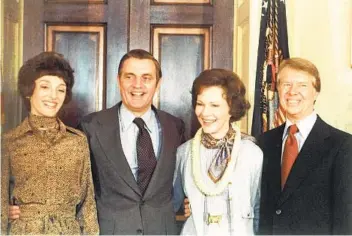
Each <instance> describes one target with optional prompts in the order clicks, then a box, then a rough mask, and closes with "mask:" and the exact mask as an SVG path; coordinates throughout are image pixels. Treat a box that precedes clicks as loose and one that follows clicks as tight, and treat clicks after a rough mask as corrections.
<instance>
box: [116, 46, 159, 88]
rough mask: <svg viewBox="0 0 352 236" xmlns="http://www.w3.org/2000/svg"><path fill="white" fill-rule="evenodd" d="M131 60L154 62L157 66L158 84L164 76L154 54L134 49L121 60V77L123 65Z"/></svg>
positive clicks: (119, 71)
mask: <svg viewBox="0 0 352 236" xmlns="http://www.w3.org/2000/svg"><path fill="white" fill-rule="evenodd" d="M129 58H137V59H147V60H152V61H153V63H154V65H155V71H156V80H157V82H158V81H159V79H160V78H161V77H162V76H163V75H162V73H161V66H160V64H159V62H158V61H157V60H156V59H155V58H154V57H153V55H152V54H150V53H149V52H147V51H145V50H143V49H133V50H131V51H129V52H128V53H126V54H125V55H123V57H122V58H121V60H120V64H119V69H118V74H119V76H121V73H122V67H123V63H124V62H125V61H126V60H127V59H129Z"/></svg>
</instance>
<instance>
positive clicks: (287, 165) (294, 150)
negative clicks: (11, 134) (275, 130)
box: [281, 125, 298, 189]
mask: <svg viewBox="0 0 352 236" xmlns="http://www.w3.org/2000/svg"><path fill="white" fill-rule="evenodd" d="M297 131H298V128H297V125H291V126H290V127H289V131H288V132H289V133H288V136H287V139H286V142H285V147H284V153H283V155H282V164H281V189H283V188H284V186H285V183H286V180H287V177H288V175H289V174H290V171H291V168H292V165H293V163H294V162H295V160H296V158H297V156H298V143H297V139H296V137H295V133H297Z"/></svg>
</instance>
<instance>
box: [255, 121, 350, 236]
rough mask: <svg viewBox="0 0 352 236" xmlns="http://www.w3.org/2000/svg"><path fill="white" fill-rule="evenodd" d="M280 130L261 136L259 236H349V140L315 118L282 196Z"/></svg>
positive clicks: (346, 135)
mask: <svg viewBox="0 0 352 236" xmlns="http://www.w3.org/2000/svg"><path fill="white" fill-rule="evenodd" d="M284 127H285V126H284V125H282V126H280V127H278V128H276V129H273V130H270V131H268V132H266V133H264V134H263V135H262V136H261V137H260V138H259V146H260V147H261V148H262V150H263V153H264V162H263V174H262V187H261V206H260V212H261V213H260V222H259V232H260V233H261V234H352V136H351V135H350V134H347V133H345V132H342V131H340V130H337V129H335V128H333V127H332V126H330V125H328V124H326V123H325V122H324V121H323V120H322V119H321V118H320V117H319V116H318V118H317V121H316V122H315V124H314V126H313V129H312V130H311V132H310V134H309V135H308V137H307V139H306V141H305V143H304V145H303V147H302V149H301V151H300V153H299V154H298V157H297V159H296V161H295V163H294V165H293V167H292V169H291V172H290V175H289V176H288V179H287V182H286V185H285V187H284V189H283V191H281V187H280V185H281V147H282V135H283V131H284Z"/></svg>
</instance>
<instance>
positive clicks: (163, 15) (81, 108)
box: [23, 0, 233, 138]
mask: <svg viewBox="0 0 352 236" xmlns="http://www.w3.org/2000/svg"><path fill="white" fill-rule="evenodd" d="M24 24H25V25H24V27H25V29H24V39H27V40H25V42H24V55H23V57H24V60H27V59H28V58H30V57H32V56H34V55H35V54H37V53H39V52H40V51H43V50H44V49H45V47H44V45H45V39H46V37H45V36H46V35H45V26H46V25H47V26H50V25H55V26H58V27H64V26H77V25H78V26H89V25H93V26H97V25H103V26H105V32H104V37H103V40H104V47H105V50H104V55H103V61H104V62H105V64H104V66H103V72H102V73H101V74H100V75H99V76H98V77H99V79H97V74H96V72H95V71H94V69H93V68H97V67H99V68H100V66H101V64H99V63H101V61H102V60H100V59H98V58H97V57H96V56H92V53H93V52H94V50H93V48H94V47H96V46H94V45H95V42H94V40H92V39H91V38H90V37H93V36H92V35H90V36H87V35H85V36H84V33H75V34H74V36H72V35H71V36H70V37H71V38H70V37H69V34H67V33H66V34H63V35H61V38H62V40H63V38H64V39H65V44H70V46H63V45H64V41H62V43H61V41H60V43H58V44H57V45H56V48H55V50H57V51H59V52H61V53H63V54H64V55H65V56H66V57H67V58H68V59H69V61H70V62H71V64H72V65H73V66H74V67H75V68H74V69H75V71H76V74H75V76H76V84H75V86H74V92H73V93H74V101H73V103H74V105H72V104H71V105H72V106H71V107H70V106H68V107H67V108H66V114H67V113H68V114H71V113H73V115H72V116H71V117H70V116H68V117H64V122H66V123H68V124H71V125H72V124H73V125H74V124H76V123H77V122H78V120H79V118H80V117H81V116H82V115H83V114H86V113H89V112H92V111H94V110H99V109H102V108H105V107H107V108H108V107H111V106H113V105H115V104H116V102H118V101H119V100H120V94H119V92H118V91H119V89H118V87H117V81H116V78H117V69H118V62H119V60H120V58H121V57H122V56H123V54H125V53H126V52H127V51H128V50H130V49H134V48H142V49H145V50H147V51H150V52H152V53H153V54H154V56H155V57H157V58H158V59H159V60H160V63H161V66H162V70H163V74H164V79H163V82H162V86H161V90H160V94H158V95H157V97H156V98H155V99H154V101H157V102H155V105H157V106H158V107H160V108H161V109H163V110H166V111H168V112H170V113H172V114H174V115H175V116H178V117H180V118H182V119H183V120H184V121H185V123H186V126H187V130H186V135H187V138H190V137H192V136H193V134H194V132H195V131H196V129H197V128H198V123H197V121H196V120H195V118H194V115H193V109H192V108H191V95H190V88H191V85H192V82H193V80H194V78H195V77H196V76H197V75H198V74H199V73H200V72H201V71H202V70H204V69H207V68H211V67H221V68H227V69H232V64H233V62H232V46H233V0H222V1H209V0H194V1H191V0H189V1H184V0H154V1H153V0H105V1H99V0H96V1H91V0H71V1H70V0H26V1H25V2H24ZM158 28H164V29H166V28H171V29H177V30H178V32H181V33H172V34H169V35H163V34H162V33H160V34H159V36H160V37H159V38H158V39H159V42H158V43H155V40H154V34H156V33H157V32H156V31H155V30H156V29H158ZM191 28H196V29H200V30H204V29H205V30H206V31H207V32H208V33H207V34H208V36H207V37H208V39H206V38H205V36H204V34H203V33H201V34H200V33H194V34H189V33H187V32H188V30H189V29H191ZM182 32H184V33H182ZM80 37H81V40H80ZM93 38H94V37H93ZM207 40H208V41H207ZM78 41H79V45H77V44H76V43H77V42H78ZM80 44H82V45H80ZM74 45H77V46H74ZM69 48H74V49H72V50H71V49H69ZM88 54H89V55H88ZM87 57H91V58H89V59H87ZM94 63H95V64H96V65H95V66H96V67H94V66H93V64H94ZM97 63H98V64H97ZM88 71H91V72H92V73H90V72H89V73H88ZM94 83H95V84H94ZM97 83H98V85H97ZM97 86H98V87H99V88H104V89H103V90H104V92H103V93H102V95H101V94H97V93H96V92H94V91H95V89H96V87H97ZM92 95H93V96H92ZM101 96H103V98H101ZM94 100H95V101H94ZM97 100H98V104H100V103H101V101H103V104H102V105H101V106H100V105H96V104H97ZM74 112H75V113H74ZM191 127H192V128H191Z"/></svg>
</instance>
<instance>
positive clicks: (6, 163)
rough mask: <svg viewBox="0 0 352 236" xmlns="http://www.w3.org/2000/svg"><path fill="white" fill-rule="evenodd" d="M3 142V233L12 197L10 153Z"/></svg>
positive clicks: (3, 232) (4, 232)
mask: <svg viewBox="0 0 352 236" xmlns="http://www.w3.org/2000/svg"><path fill="white" fill-rule="evenodd" d="M3 145H4V144H3V143H2V144H1V153H2V155H1V234H2V235H6V234H7V227H8V210H9V198H10V191H9V189H10V155H9V153H8V151H7V149H6V148H4V146H3Z"/></svg>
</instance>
